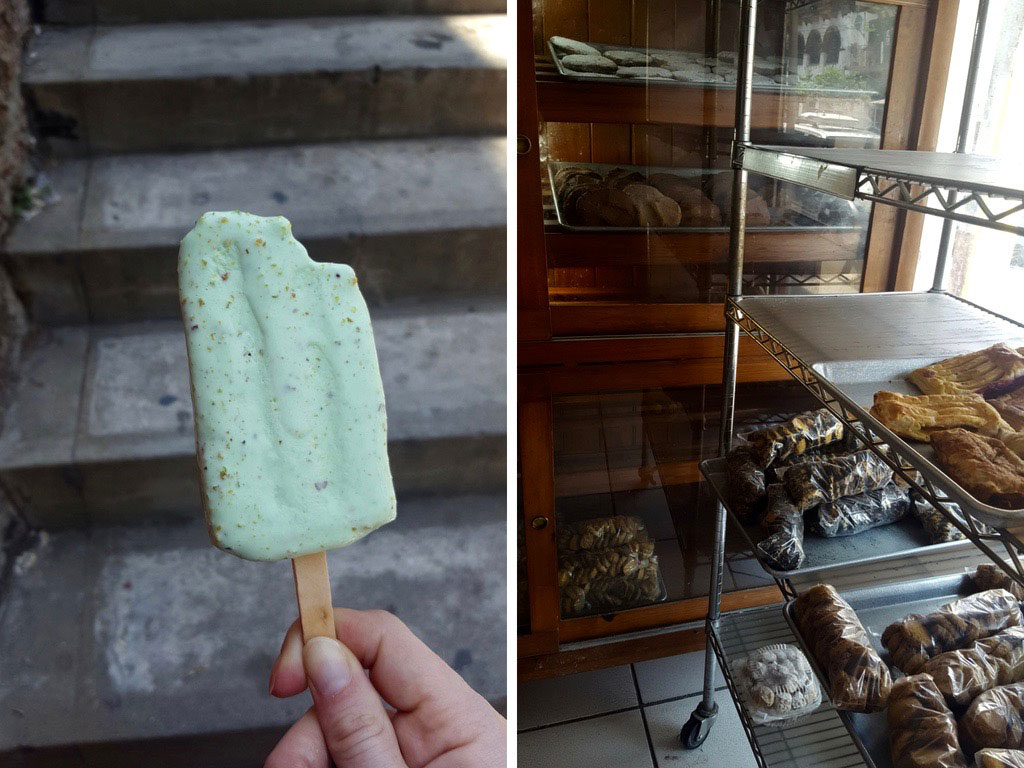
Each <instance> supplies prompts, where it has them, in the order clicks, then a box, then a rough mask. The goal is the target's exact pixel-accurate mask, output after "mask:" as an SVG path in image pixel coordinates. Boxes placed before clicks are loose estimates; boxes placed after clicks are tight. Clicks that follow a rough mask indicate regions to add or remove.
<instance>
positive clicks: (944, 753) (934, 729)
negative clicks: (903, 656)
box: [886, 675, 967, 768]
mask: <svg viewBox="0 0 1024 768" xmlns="http://www.w3.org/2000/svg"><path fill="white" fill-rule="evenodd" d="M886 716H887V720H888V722H889V750H890V754H891V755H892V765H893V768H967V758H965V757H964V753H963V750H962V749H961V748H960V739H959V738H958V736H957V730H956V719H955V718H954V717H953V713H952V712H950V711H949V707H947V706H946V702H945V701H944V700H943V698H942V694H941V693H939V691H938V689H937V688H936V687H935V681H934V680H932V678H931V676H930V675H911V676H910V677H902V678H900V679H899V680H897V681H896V682H895V683H893V686H892V693H891V694H890V695H889V711H888V713H887V715H886Z"/></svg>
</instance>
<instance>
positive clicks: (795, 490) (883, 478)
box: [783, 450, 892, 510]
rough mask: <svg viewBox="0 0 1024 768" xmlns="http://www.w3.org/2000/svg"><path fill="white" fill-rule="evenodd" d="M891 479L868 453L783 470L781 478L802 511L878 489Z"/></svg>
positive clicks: (875, 458)
mask: <svg viewBox="0 0 1024 768" xmlns="http://www.w3.org/2000/svg"><path fill="white" fill-rule="evenodd" d="M891 480H892V470H891V469H890V468H889V465H888V464H886V463H885V462H884V461H882V460H881V459H880V458H878V456H876V455H875V454H874V453H873V452H872V451H869V450H863V451H857V452H856V453H851V454H849V455H847V456H837V457H836V458H834V459H829V460H828V461H812V462H807V463H806V464H797V465H796V466H793V467H790V468H789V469H787V470H786V473H785V476H784V477H783V482H784V483H785V485H786V491H787V492H788V493H789V498H790V499H792V500H793V503H794V504H796V506H797V507H798V508H799V509H802V510H807V509H810V508H811V507H816V506H817V505H818V504H823V503H827V502H831V501H836V500H837V499H841V498H843V497H844V496H856V495H857V494H859V493H864V492H866V491H875V490H878V489H879V488H881V487H882V486H884V485H887V484H888V483H889V482H890V481H891Z"/></svg>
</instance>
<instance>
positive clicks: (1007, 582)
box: [974, 563, 1024, 600]
mask: <svg viewBox="0 0 1024 768" xmlns="http://www.w3.org/2000/svg"><path fill="white" fill-rule="evenodd" d="M974 586H975V587H976V588H977V589H978V591H979V592H984V591H985V590H986V589H1005V590H1006V591H1007V592H1009V593H1010V594H1012V595H1013V596H1014V597H1016V598H1017V599H1018V600H1024V586H1021V585H1020V584H1018V583H1017V582H1016V581H1014V580H1013V579H1011V578H1010V577H1009V575H1008V574H1007V573H1006V571H1004V570H1003V569H1002V568H1000V567H999V566H998V565H993V564H992V563H982V564H981V565H979V566H978V568H977V570H975V571H974Z"/></svg>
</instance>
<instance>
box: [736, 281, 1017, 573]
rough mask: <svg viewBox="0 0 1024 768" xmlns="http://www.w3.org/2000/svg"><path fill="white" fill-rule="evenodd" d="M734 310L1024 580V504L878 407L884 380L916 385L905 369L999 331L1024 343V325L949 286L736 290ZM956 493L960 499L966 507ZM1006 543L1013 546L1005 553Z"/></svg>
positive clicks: (905, 389)
mask: <svg viewBox="0 0 1024 768" xmlns="http://www.w3.org/2000/svg"><path fill="white" fill-rule="evenodd" d="M726 316H727V317H728V318H729V319H731V320H733V321H735V322H736V323H737V325H738V326H739V328H740V330H742V331H744V332H746V333H747V334H748V335H749V336H750V337H751V338H753V339H754V340H755V341H756V342H757V343H758V344H759V345H760V346H761V347H762V348H763V349H764V350H765V351H766V352H767V353H768V354H769V355H771V357H772V358H774V359H775V360H776V361H777V362H778V363H780V364H781V365H782V366H783V367H784V368H785V369H786V370H787V371H788V372H789V373H790V375H792V376H793V377H794V378H795V379H796V380H797V381H799V382H800V383H801V384H803V386H804V387H805V388H806V389H807V390H808V391H809V392H810V393H811V394H813V395H814V396H815V397H816V398H818V400H820V401H821V402H822V404H824V405H825V406H826V407H827V408H828V409H829V410H830V411H832V412H833V413H834V414H835V415H836V416H837V417H838V418H839V419H840V420H842V421H843V422H844V423H845V425H846V426H847V428H849V429H850V430H852V431H853V433H854V434H855V435H856V437H857V438H859V439H860V440H861V442H863V443H864V444H866V445H868V446H869V447H870V448H871V449H872V450H873V451H875V453H877V454H878V455H879V456H880V457H881V458H882V459H883V460H884V461H885V462H886V463H887V464H889V465H890V466H891V467H892V468H893V469H894V470H895V471H896V472H897V473H898V474H899V475H900V476H901V477H902V478H903V479H904V480H906V481H907V482H908V483H909V484H910V485H911V486H912V487H913V488H914V489H915V490H917V491H918V493H920V494H921V496H923V497H924V498H925V499H927V500H928V501H929V502H931V503H932V504H933V505H935V507H936V508H937V509H939V510H940V511H942V513H943V514H944V515H945V517H946V518H947V519H948V520H949V521H950V523H952V524H953V525H954V526H955V527H956V528H958V529H959V530H960V531H961V532H962V533H963V534H964V535H965V536H967V537H968V538H969V539H970V540H971V541H972V542H974V544H975V545H976V546H978V547H979V548H980V549H981V550H982V551H983V552H984V553H985V554H986V555H988V556H989V558H991V559H992V560H993V561H994V562H995V563H997V564H998V565H999V566H1000V567H1001V568H1002V569H1003V570H1004V571H1006V572H1007V573H1008V574H1010V576H1011V577H1013V578H1014V579H1015V580H1017V581H1018V582H1020V583H1022V584H1024V565H1022V562H1021V554H1022V553H1024V543H1022V542H1021V540H1020V538H1018V537H1017V536H1016V535H1015V534H1014V533H1013V532H1012V531H1011V530H1009V528H1008V527H1009V526H1016V525H1020V524H1021V523H1024V510H1005V509H1000V508H998V507H993V506H991V505H989V504H985V503H983V502H981V501H979V500H978V499H976V498H975V497H974V496H972V495H971V494H970V493H969V492H968V491H966V490H965V489H964V488H962V487H961V486H960V485H959V484H958V483H956V482H955V481H954V480H953V479H952V478H950V477H949V476H948V475H947V474H946V473H945V472H944V471H943V470H942V469H941V468H940V467H938V466H937V465H936V464H935V463H934V461H933V459H934V452H933V451H932V450H931V447H930V446H928V445H924V444H919V443H913V444H911V443H908V442H906V441H904V440H903V439H902V438H900V437H898V436H897V435H895V434H894V433H893V432H891V431H890V430H889V429H887V428H886V427H885V426H884V425H883V424H881V422H879V421H878V420H877V419H875V418H874V417H873V416H871V414H870V413H869V411H868V408H870V405H871V402H872V400H873V397H874V393H875V392H877V391H879V390H889V391H895V392H902V393H913V392H915V391H916V390H915V388H914V387H913V386H912V385H911V384H910V383H909V382H907V381H906V379H905V376H906V374H908V373H910V372H911V371H912V370H914V369H915V368H919V367H921V366H923V365H927V364H930V363H933V362H935V361H936V360H941V359H944V358H947V357H950V356H952V355H957V354H962V353H965V352H970V351H974V350H977V349H981V348H983V347H986V346H989V345H991V344H994V343H996V342H999V341H1004V342H1006V343H1008V344H1011V345H1013V346H1019V345H1021V344H1024V326H1022V325H1020V324H1018V323H1016V322H1014V321H1012V320H1009V319H1007V318H1005V317H1001V316H999V315H996V314H994V313H992V312H989V311H988V310H986V309H983V308H982V307H979V306H977V305H975V304H971V303H970V302H968V301H965V300H963V299H960V298H957V297H955V296H951V295H949V294H946V293H940V292H929V293H876V294H871V293H868V294H833V295H824V296H746V297H741V298H735V299H730V300H729V301H728V302H727V304H726ZM950 503H955V504H957V505H959V507H960V510H961V512H962V517H958V516H957V515H956V514H954V512H953V511H952V510H951V509H950V508H949V507H948V505H949V504H950ZM979 523H985V524H987V525H990V526H993V527H994V528H995V530H994V531H993V532H987V531H984V530H983V529H982V528H981V527H980V526H979ZM999 544H1002V545H1004V546H1005V548H1006V551H1007V555H1006V556H1003V555H1000V554H998V553H997V551H996V547H997V545H999Z"/></svg>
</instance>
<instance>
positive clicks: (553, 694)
mask: <svg viewBox="0 0 1024 768" xmlns="http://www.w3.org/2000/svg"><path fill="white" fill-rule="evenodd" d="M703 680H704V652H703V651H697V652H694V653H687V654H683V655H681V656H672V657H669V658H665V659H656V660H654V661H645V662H642V663H639V664H629V665H626V666H622V667H613V668H611V669H603V670H598V671H596V672H582V673H580V674H577V675H569V676H567V677H557V678H552V679H550V680H542V681H538V682H532V683H523V684H521V685H520V686H519V726H518V727H519V738H518V742H519V768H550V767H551V766H558V767H559V768H692V767H693V766H723V767H725V766H727V767H728V768H755V765H756V763H755V762H754V757H753V755H752V754H751V752H750V747H749V745H748V744H747V738H746V736H745V735H744V733H743V728H742V726H741V725H740V719H739V715H737V714H736V709H735V707H734V706H733V704H732V701H731V699H730V698H729V693H728V691H726V690H724V689H722V688H720V689H719V691H718V693H717V694H716V701H717V702H718V705H719V715H718V720H717V721H716V722H715V726H714V728H713V729H712V731H711V735H710V736H709V737H708V740H707V741H706V742H704V744H703V745H702V746H701V747H700V748H699V749H695V750H687V749H684V748H683V746H682V745H681V744H680V743H679V741H678V736H679V729H680V728H681V727H682V725H683V723H685V722H686V720H687V718H689V716H690V713H691V712H692V711H693V709H694V707H695V706H696V705H697V702H698V700H699V699H700V691H701V688H702V686H703ZM716 683H717V684H718V685H719V686H724V682H723V680H722V678H721V674H719V675H718V677H717V678H716Z"/></svg>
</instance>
